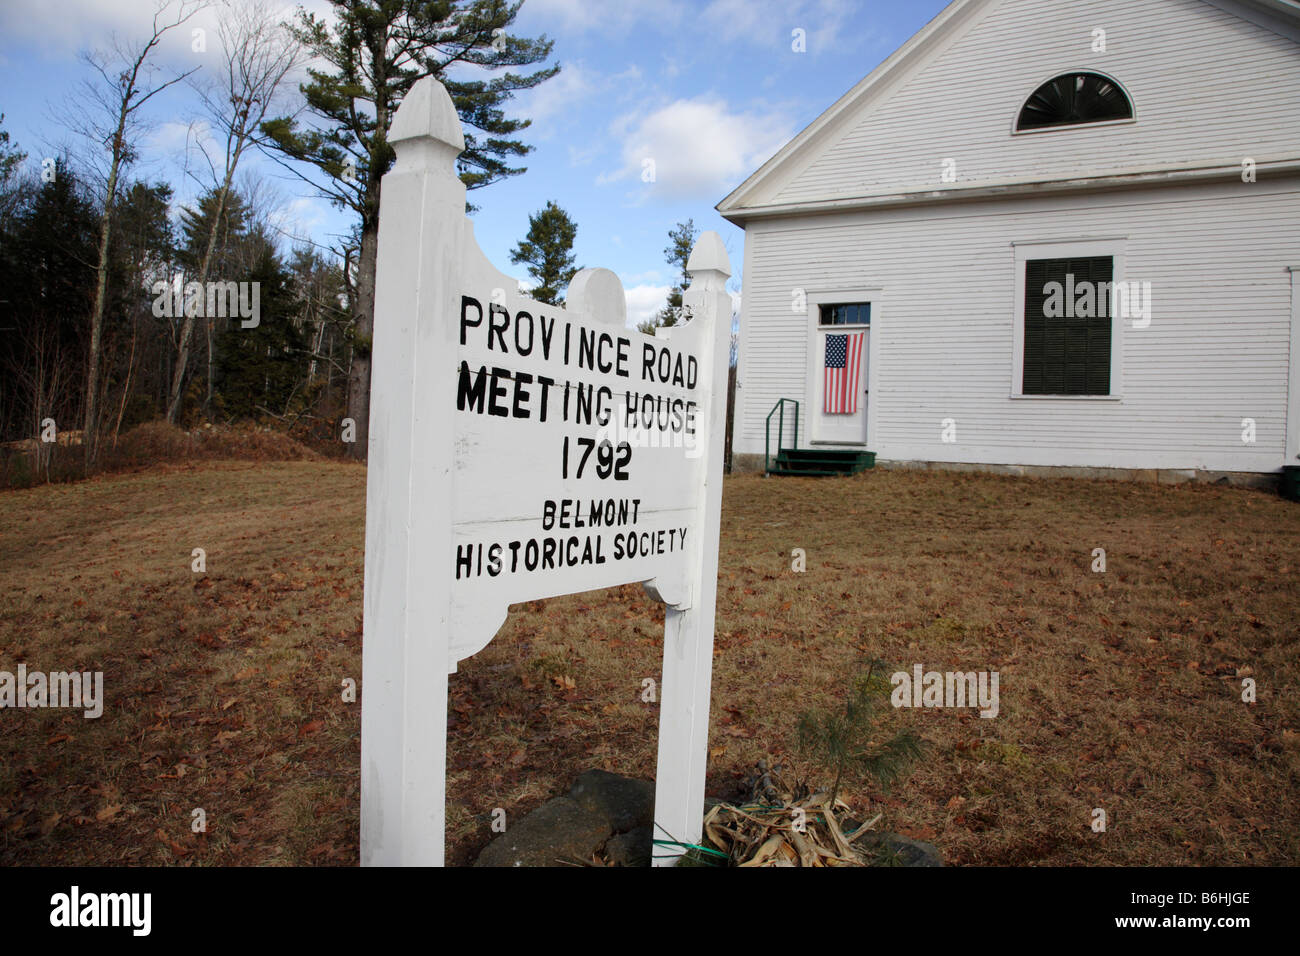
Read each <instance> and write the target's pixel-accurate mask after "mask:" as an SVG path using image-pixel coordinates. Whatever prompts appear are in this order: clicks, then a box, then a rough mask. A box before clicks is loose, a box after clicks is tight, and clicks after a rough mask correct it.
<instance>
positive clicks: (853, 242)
mask: <svg viewBox="0 0 1300 956" xmlns="http://www.w3.org/2000/svg"><path fill="white" fill-rule="evenodd" d="M1173 5H1174V6H1177V4H1173ZM1054 6H1058V9H1059V5H1054ZM1115 237H1126V238H1127V241H1126V243H1125V253H1126V268H1127V276H1126V278H1127V279H1129V280H1133V281H1148V282H1150V283H1151V284H1152V293H1153V298H1154V307H1153V312H1152V319H1151V324H1150V327H1149V328H1146V329H1134V328H1131V323H1125V326H1126V328H1125V330H1124V332H1123V336H1122V343H1121V347H1122V368H1123V374H1122V380H1121V381H1119V382H1117V383H1116V384H1115V385H1114V386H1113V387H1112V391H1113V392H1116V393H1119V394H1121V395H1122V399H1121V400H1120V401H1118V402H1115V401H1090V400H1082V401H1078V400H1076V401H1070V400H1060V399H1041V398H1036V397H1035V398H1021V399H1013V398H1012V397H1011V390H1012V364H1013V321H1014V318H1013V317H1014V315H1015V294H1014V289H1015V252H1014V247H1013V246H1012V243H1013V242H1028V241H1034V240H1038V241H1042V240H1088V239H1113V238H1115ZM1298 258H1300V180H1298V179H1295V178H1292V179H1290V180H1275V181H1273V182H1267V181H1261V182H1258V183H1255V184H1246V183H1239V182H1233V183H1224V184H1217V185H1200V186H1182V187H1177V188H1174V187H1166V188H1159V189H1151V188H1148V189H1142V190H1126V191H1115V192H1105V193H1099V192H1089V193H1086V194H1085V193H1080V194H1075V195H1071V196H1053V197H1034V198H1023V199H1001V200H997V201H981V202H972V203H961V204H926V205H918V206H909V207H901V208H893V209H889V210H879V211H876V212H873V213H869V214H868V213H852V214H843V215H835V216H820V217H803V218H799V219H781V220H767V221H762V222H750V223H749V224H748V225H747V230H746V241H745V271H744V276H745V286H744V293H743V294H744V303H743V309H742V318H741V351H740V370H739V378H740V382H741V388H740V392H739V403H738V414H737V426H736V438H735V450H736V451H737V452H740V453H762V451H763V425H764V417H765V416H766V415H767V413H768V411H769V410H770V409H771V407H772V405H773V403H774V402H775V401H776V400H777V399H778V398H780V397H782V396H785V397H790V398H797V399H799V400H800V401H801V402H806V390H805V368H806V361H807V357H808V347H809V341H810V336H809V329H810V327H811V324H812V323H813V322H815V317H813V316H811V315H796V314H793V313H792V312H791V297H792V290H793V289H795V288H802V289H805V290H808V291H809V292H812V291H816V292H833V291H834V290H836V289H852V288H863V287H870V286H881V287H882V289H883V291H882V293H881V295H882V301H883V303H884V308H883V309H882V310H881V316H882V318H881V321H880V322H879V323H878V324H875V325H874V327H873V331H872V336H873V345H875V346H877V350H876V358H877V364H876V365H875V366H874V367H873V369H872V385H871V397H870V401H871V402H872V403H873V404H874V408H873V412H872V418H873V424H874V430H873V432H872V434H870V435H869V438H868V447H869V448H870V449H871V450H873V451H875V452H876V453H877V454H878V455H879V456H880V457H881V458H887V459H898V460H932V461H961V462H982V463H1010V464H1030V465H1081V466H1096V467H1124V468H1202V469H1206V470H1215V471H1218V470H1223V471H1261V472H1262V471H1274V470H1276V469H1278V468H1279V467H1280V466H1281V465H1282V463H1283V458H1284V454H1285V450H1284V445H1285V435H1286V410H1287V387H1288V368H1289V360H1290V356H1289V350H1290V337H1291V301H1290V296H1291V291H1290V275H1289V273H1288V272H1287V267H1288V266H1290V265H1294V264H1295V263H1296V261H1297V259H1298ZM813 411H814V410H813V409H808V408H807V407H806V405H805V408H804V416H803V419H802V421H801V431H802V434H801V435H800V441H801V443H804V444H806V443H807V441H808V429H807V422H808V419H809V417H810V415H811V413H812V412H813ZM945 418H953V419H956V422H957V439H958V441H957V442H956V443H955V444H946V443H943V442H942V441H941V440H940V422H941V421H942V420H943V419H945ZM1243 418H1253V419H1254V420H1255V422H1256V425H1257V440H1256V442H1255V444H1253V445H1246V444H1243V443H1242V441H1241V420H1242V419H1243Z"/></svg>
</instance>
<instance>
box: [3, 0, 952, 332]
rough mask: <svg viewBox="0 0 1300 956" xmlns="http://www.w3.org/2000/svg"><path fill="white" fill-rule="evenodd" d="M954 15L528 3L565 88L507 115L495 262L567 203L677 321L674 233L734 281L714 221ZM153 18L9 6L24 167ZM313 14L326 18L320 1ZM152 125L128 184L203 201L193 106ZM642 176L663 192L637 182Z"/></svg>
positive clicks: (6, 66) (793, 0)
mask: <svg viewBox="0 0 1300 956" xmlns="http://www.w3.org/2000/svg"><path fill="white" fill-rule="evenodd" d="M945 2H946V0H874V2H862V3H852V2H845V0H708V2H702V0H701V2H684V0H656V2H651V3H624V2H620V0H602V2H593V0H526V2H525V3H524V5H523V9H522V10H521V12H520V15H519V17H518V19H517V20H516V22H515V25H514V27H512V29H511V32H512V33H515V34H518V35H523V36H530V37H537V36H539V35H541V34H543V33H545V34H546V35H547V36H548V37H550V38H551V39H553V40H554V41H555V46H554V50H553V54H552V60H551V62H558V63H560V65H561V71H560V74H559V75H558V76H557V77H555V78H554V79H552V80H550V81H548V82H547V83H545V84H543V85H542V86H541V87H539V88H538V89H537V90H534V91H529V92H526V93H523V94H520V95H519V96H517V97H516V98H515V99H514V100H513V101H512V103H511V104H510V105H509V106H507V113H508V114H509V115H514V116H520V117H527V118H530V119H532V121H533V122H532V126H531V127H529V128H528V129H527V130H525V131H524V132H523V133H522V138H523V139H524V140H525V142H527V143H529V144H530V145H532V146H533V147H534V150H533V152H532V153H531V154H530V155H529V156H528V157H527V158H526V159H525V161H524V164H525V165H527V167H528V171H527V172H526V173H525V174H523V175H522V176H518V177H514V178H512V179H510V180H507V181H505V182H502V183H498V184H496V185H493V186H490V187H488V188H486V189H481V190H476V191H475V192H474V193H473V194H472V195H471V199H472V200H473V201H474V202H475V203H477V204H478V205H479V206H480V207H481V209H480V210H479V211H478V212H477V213H476V214H475V215H474V220H475V232H476V234H477V236H478V239H479V242H480V244H481V245H482V247H483V250H484V252H485V253H486V254H487V255H488V257H489V258H490V259H491V260H492V261H493V263H495V264H496V266H497V267H498V268H500V269H502V271H504V272H507V273H509V274H512V275H516V276H518V277H520V278H523V277H524V269H523V267H522V266H513V265H511V263H510V260H509V253H510V250H511V249H512V248H513V247H514V245H515V243H516V242H518V241H519V240H520V239H521V238H522V237H523V236H524V234H525V233H526V232H527V229H528V216H529V214H530V213H533V212H536V211H537V210H539V209H541V208H542V207H543V206H544V205H545V204H546V202H547V200H554V201H555V202H557V203H558V204H559V205H560V206H562V207H563V208H564V209H566V210H567V211H568V212H569V214H570V215H571V216H572V217H573V218H574V220H575V221H576V222H577V224H578V236H577V242H576V244H575V251H576V254H577V257H578V262H579V264H581V265H586V266H604V267H606V268H610V269H613V270H614V271H615V272H617V273H618V274H619V276H620V277H621V278H622V280H623V284H624V287H625V288H626V290H627V293H628V318H629V322H630V323H635V321H637V320H638V319H640V318H643V317H644V316H645V315H647V314H649V313H651V312H653V311H655V310H656V309H657V308H659V306H661V305H662V303H663V299H664V296H665V294H666V292H667V287H668V285H669V284H670V283H671V281H672V275H671V271H670V269H669V267H668V266H667V265H666V263H665V262H664V257H663V249H664V247H665V246H666V245H667V242H668V239H667V234H668V230H669V229H670V228H672V227H673V225H674V224H675V223H677V222H678V221H681V220H684V219H686V218H688V217H689V218H693V219H694V221H695V224H696V225H697V226H698V227H700V228H701V229H715V230H717V231H718V232H719V233H720V234H721V235H722V238H723V240H724V242H725V243H726V245H727V248H728V250H729V252H730V253H731V258H732V266H733V272H735V273H739V272H740V269H741V264H742V253H743V245H744V236H743V233H742V232H741V231H740V230H739V229H737V228H736V227H734V226H732V225H731V224H729V223H727V222H726V221H724V220H723V219H722V218H721V217H720V216H719V215H718V214H717V212H716V211H715V210H714V208H713V207H714V206H715V205H716V204H717V203H718V201H719V200H721V199H722V198H723V196H725V195H726V194H727V193H728V192H729V191H730V190H731V189H732V188H734V187H735V186H736V185H738V184H739V183H740V182H742V181H743V180H744V179H745V177H746V176H748V175H749V174H750V173H752V172H753V171H754V170H755V169H757V168H758V167H759V166H760V165H761V164H762V162H763V161H764V160H766V159H767V158H768V157H769V156H771V155H772V154H773V153H774V152H775V151H776V150H777V149H779V148H780V146H781V145H782V144H784V143H785V142H787V141H788V140H789V139H790V138H791V137H792V136H794V135H795V134H796V133H797V132H798V131H799V130H801V129H802V128H803V127H805V126H806V125H808V123H810V122H812V120H814V119H815V118H816V117H817V116H818V115H819V114H820V113H821V112H822V111H823V110H825V109H826V108H827V107H828V106H830V105H831V103H833V102H834V101H835V100H836V99H837V98H838V97H839V96H841V95H842V94H843V93H844V92H845V91H846V90H848V89H849V88H850V87H851V86H852V85H853V84H854V83H856V82H857V81H858V80H860V79H861V78H862V77H863V76H865V75H866V74H867V73H869V72H870V71H871V70H872V69H873V68H874V67H875V66H877V65H878V64H879V63H880V62H881V61H882V60H883V59H885V58H886V57H887V56H889V54H890V53H892V52H893V51H894V50H895V49H897V48H898V47H899V46H901V45H902V44H903V43H904V42H905V41H906V40H907V39H908V37H910V36H911V35H912V34H913V33H915V32H916V31H917V30H919V29H920V28H921V27H922V26H924V25H925V23H926V22H928V21H929V20H930V19H931V18H932V17H933V16H934V15H935V14H937V13H938V12H939V11H940V10H941V9H942V8H943V6H944V5H945ZM154 5H155V4H154V2H153V0H3V2H0V90H2V91H3V92H2V93H0V112H2V113H4V114H5V119H4V128H5V129H7V130H8V131H9V132H10V134H11V136H12V138H13V140H14V141H16V142H17V144H18V146H19V147H20V148H22V149H23V150H24V151H25V152H26V153H27V154H28V162H29V163H32V164H35V163H37V162H39V158H40V157H42V156H48V155H52V154H55V153H57V152H59V151H60V150H61V148H62V147H63V146H64V145H65V144H69V145H71V144H74V137H73V136H72V135H71V134H69V133H68V132H67V130H66V129H64V128H63V127H62V126H61V125H60V122H59V118H58V113H59V111H60V110H61V109H63V108H65V107H67V106H70V105H76V104H77V103H79V102H80V101H81V100H82V99H83V98H84V97H83V96H82V94H81V93H80V92H79V89H78V85H79V83H80V82H81V81H83V80H85V79H88V78H90V77H91V76H92V75H93V74H92V71H91V70H90V69H89V67H87V66H86V65H84V64H83V63H82V62H80V61H79V60H78V58H77V54H78V51H80V50H84V49H90V48H102V47H105V46H107V45H108V44H109V43H110V42H111V41H112V39H113V36H114V34H116V35H117V36H118V37H120V38H124V39H134V38H136V37H138V36H140V34H141V33H142V32H145V31H146V30H147V27H148V24H149V21H150V18H151V15H152V12H153V9H154ZM306 6H307V8H308V9H311V10H315V11H318V12H325V11H327V10H328V4H327V3H324V2H323V0H309V2H307V3H306ZM291 10H292V5H286V11H291ZM220 14H221V3H220V2H219V0H217V2H214V3H213V4H212V5H211V7H210V8H209V9H207V10H205V11H203V12H202V13H201V14H200V15H199V16H197V17H196V18H195V19H194V20H192V21H190V22H189V23H187V24H186V25H185V28H184V29H183V30H182V31H178V32H174V33H173V34H171V35H170V36H169V37H168V38H167V42H165V43H164V45H163V47H162V48H161V50H160V55H159V57H158V58H157V63H158V65H159V68H160V69H159V73H158V76H159V77H160V78H163V79H165V78H167V77H168V76H170V75H174V73H175V72H177V71H182V70H187V69H190V68H192V67H194V66H196V65H197V66H199V67H200V71H199V73H198V74H196V79H198V78H201V77H202V76H204V75H205V73H214V72H216V70H217V69H218V68H219V65H220V54H219V45H218V44H216V43H215V42H212V41H214V40H215V29H214V28H215V25H216V20H217V18H218V17H219V16H220ZM196 27H198V28H204V29H207V31H208V39H209V41H210V42H209V47H208V52H206V53H195V52H194V51H193V50H192V49H191V47H192V33H191V30H192V29H193V28H196ZM795 30H802V31H804V36H805V46H806V50H805V52H795V50H794V49H793V46H794V43H793V40H792V36H793V31H795ZM289 95H290V96H294V95H296V94H295V92H294V91H293V90H290V91H289ZM150 107H151V109H150V112H149V116H148V120H149V123H150V126H151V129H150V130H149V131H148V132H147V134H146V135H145V137H144V139H143V140H142V143H141V148H140V153H141V156H140V161H139V163H138V165H137V166H136V167H135V168H134V170H133V175H134V176H135V177H136V178H145V179H149V180H157V179H165V180H167V181H169V182H171V183H172V185H173V186H174V187H175V189H176V190H177V195H178V198H179V199H180V200H181V201H182V202H189V201H192V200H193V198H194V196H195V195H197V193H198V192H200V191H201V188H202V187H203V185H204V184H205V178H204V177H205V175H206V165H205V163H204V162H203V159H202V155H201V153H200V152H199V150H200V148H201V144H202V143H203V142H204V135H205V129H204V127H203V126H202V124H201V123H199V124H197V125H196V123H195V121H196V120H199V119H200V116H201V114H200V110H199V104H198V96H197V94H196V93H195V92H194V91H193V90H192V89H191V88H190V87H189V86H187V85H184V84H178V85H177V86H175V87H172V88H171V89H169V90H167V91H165V92H164V93H162V94H160V95H159V96H158V97H157V98H155V100H154V101H153V102H152V103H151V104H150ZM647 159H652V160H653V161H654V172H655V176H654V182H645V181H643V177H642V170H643V169H644V168H645V161H646V160H647ZM241 169H242V171H243V174H244V175H243V177H241V178H245V177H246V179H245V181H246V183H251V182H256V183H257V184H258V187H259V188H260V189H261V190H263V191H264V192H265V193H266V195H267V200H268V201H269V202H270V203H272V204H273V205H274V207H275V208H276V209H277V222H278V223H279V228H281V229H282V230H283V231H284V233H285V234H287V235H292V236H303V237H309V238H311V239H312V240H313V241H316V242H319V243H321V244H323V245H327V246H328V245H331V244H333V243H335V242H336V236H338V235H339V234H341V233H343V232H344V231H345V230H346V228H347V223H348V219H347V216H346V214H344V213H342V212H339V211H336V210H334V209H333V208H332V207H330V206H329V204H328V203H327V202H325V201H324V200H321V199H319V198H316V197H314V196H313V195H312V194H311V191H310V189H309V188H308V187H306V186H305V184H303V183H302V182H301V180H298V179H296V178H295V177H293V176H291V175H290V174H288V173H287V172H286V171H285V170H283V169H282V168H281V167H280V166H278V165H276V164H275V163H273V162H271V161H270V160H267V159H265V158H262V157H254V158H253V159H251V160H249V161H248V162H247V163H246V165H245V166H244V167H241ZM286 241H287V240H286ZM737 284H738V283H737Z"/></svg>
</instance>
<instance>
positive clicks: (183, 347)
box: [167, 153, 238, 425]
mask: <svg viewBox="0 0 1300 956" xmlns="http://www.w3.org/2000/svg"><path fill="white" fill-rule="evenodd" d="M235 155H236V160H238V153H236V154H235ZM234 176H235V167H234V165H227V166H226V178H225V181H224V182H223V183H222V184H221V193H220V195H219V196H218V197H217V208H216V212H215V213H214V214H213V216H212V226H211V227H210V228H209V229H208V247H207V249H205V250H204V252H203V260H202V261H201V262H200V263H199V274H198V276H197V277H196V279H195V281H197V282H198V283H200V284H202V283H205V282H207V281H208V270H209V269H211V268H212V256H213V253H214V252H215V251H216V247H217V231H218V229H219V228H220V225H221V217H222V216H223V215H225V211H226V201H227V199H228V198H229V196H230V183H231V181H232V180H233V179H234ZM181 302H182V303H185V296H184V295H183V294H182V296H181ZM183 311H184V312H185V321H184V323H183V324H182V325H181V343H180V352H179V354H178V355H177V356H176V371H175V372H173V373H172V391H171V397H170V398H169V399H168V401H167V421H169V422H170V423H171V424H173V425H174V424H176V416H177V414H178V413H179V411H180V406H181V391H182V389H183V387H184V385H185V369H186V366H187V365H189V363H190V339H191V338H192V337H193V335H194V316H192V315H190V310H189V309H184V310H183ZM207 321H208V399H209V401H210V400H211V398H212V324H211V323H212V319H211V317H209V318H208V320H207Z"/></svg>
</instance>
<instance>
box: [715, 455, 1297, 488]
mask: <svg viewBox="0 0 1300 956" xmlns="http://www.w3.org/2000/svg"><path fill="white" fill-rule="evenodd" d="M876 467H877V468H889V469H897V470H902V471H957V472H973V473H979V474H990V475H1015V476H1017V477H1023V478H1091V479H1094V480H1100V481H1150V482H1158V483H1159V484H1162V485H1180V484H1185V483H1188V482H1200V483H1202V484H1220V485H1230V486H1232V487H1234V488H1258V489H1260V490H1264V491H1276V490H1277V487H1278V480H1279V477H1280V471H1279V472H1278V473H1269V472H1263V473H1261V472H1251V471H1200V470H1198V469H1196V468H1087V467H1080V466H1058V465H995V464H983V463H979V462H959V461H890V460H887V459H882V458H877V459H876ZM762 471H763V456H762V455H741V454H734V455H732V459H731V473H732V474H733V475H741V474H755V473H759V474H761V473H762Z"/></svg>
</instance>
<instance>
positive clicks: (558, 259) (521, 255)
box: [510, 202, 578, 305]
mask: <svg viewBox="0 0 1300 956" xmlns="http://www.w3.org/2000/svg"><path fill="white" fill-rule="evenodd" d="M577 235H578V226H577V224H576V223H575V222H574V221H573V220H572V219H570V218H569V214H568V213H567V212H565V211H564V210H563V209H561V208H560V207H559V206H557V205H556V204H555V203H554V202H547V204H546V208H545V209H543V210H542V211H541V212H538V213H536V214H535V215H532V216H529V217H528V237H527V238H526V239H524V241H523V242H520V243H519V244H518V245H517V246H515V249H514V251H513V252H512V253H510V261H511V262H513V263H514V264H515V265H519V264H520V263H522V262H526V263H528V274H529V275H530V276H532V277H533V279H534V281H535V283H536V284H535V285H534V286H533V288H532V289H531V290H530V291H529V293H528V294H529V295H530V296H532V297H533V298H534V299H536V300H537V301H538V302H545V303H547V304H548V305H560V304H561V301H562V299H561V291H560V290H561V289H564V288H566V287H567V286H568V285H569V283H570V282H571V281H572V280H573V276H574V274H575V273H576V272H577V271H578V267H577V266H575V265H574V264H573V263H574V258H573V240H574V239H575V238H576V237H577Z"/></svg>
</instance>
